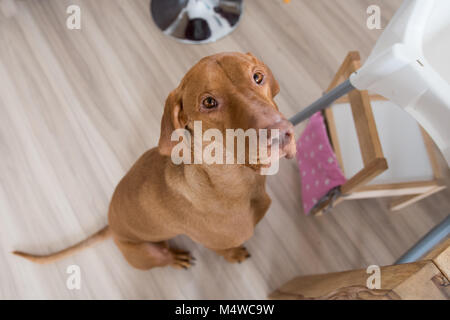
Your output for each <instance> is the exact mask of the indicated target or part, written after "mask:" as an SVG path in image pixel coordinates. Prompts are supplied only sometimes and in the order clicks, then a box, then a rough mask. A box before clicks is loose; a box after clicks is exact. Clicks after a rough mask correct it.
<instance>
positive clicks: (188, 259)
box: [114, 238, 193, 270]
mask: <svg viewBox="0 0 450 320" xmlns="http://www.w3.org/2000/svg"><path fill="white" fill-rule="evenodd" d="M114 241H115V243H116V244H117V246H118V247H119V249H120V251H121V252H122V254H123V256H124V257H125V259H126V260H127V261H128V263H129V264H131V265H132V266H133V267H135V268H137V269H141V270H148V269H151V268H155V267H165V266H171V267H174V268H177V269H182V268H184V269H187V268H189V267H190V266H192V265H193V262H192V260H193V257H192V256H191V255H190V253H189V252H187V251H182V250H178V249H174V248H169V245H168V243H167V241H163V242H130V241H123V240H118V239H116V238H115V239H114Z"/></svg>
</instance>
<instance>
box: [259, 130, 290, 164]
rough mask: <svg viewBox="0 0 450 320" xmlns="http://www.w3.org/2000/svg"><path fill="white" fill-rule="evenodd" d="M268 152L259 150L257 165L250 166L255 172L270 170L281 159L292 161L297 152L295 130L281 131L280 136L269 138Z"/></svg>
mask: <svg viewBox="0 0 450 320" xmlns="http://www.w3.org/2000/svg"><path fill="white" fill-rule="evenodd" d="M266 150H267V151H266V152H261V150H259V151H260V152H259V154H258V159H257V163H256V164H254V165H250V167H252V168H253V169H254V170H256V171H260V170H261V169H263V168H269V167H270V166H271V165H272V164H273V163H274V162H275V161H279V160H280V159H281V158H287V159H292V158H294V157H295V154H296V152H297V148H296V143H295V137H294V132H293V128H291V127H289V129H288V130H280V132H279V134H278V135H274V136H271V137H269V138H268V140H267V148H266Z"/></svg>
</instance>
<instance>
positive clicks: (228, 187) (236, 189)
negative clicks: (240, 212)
mask: <svg viewBox="0 0 450 320" xmlns="http://www.w3.org/2000/svg"><path fill="white" fill-rule="evenodd" d="M171 167H172V170H170V171H171V172H172V173H171V175H172V174H175V175H177V176H178V177H179V178H180V179H172V181H183V182H184V183H185V184H186V185H185V186H186V187H187V188H186V189H185V190H184V191H181V189H184V188H182V187H181V186H180V185H178V190H180V191H181V192H182V193H184V192H188V193H191V192H193V193H217V194H218V195H221V196H223V197H230V198H235V197H242V196H244V195H243V194H242V190H248V191H250V190H251V189H253V187H254V186H256V185H258V186H259V185H261V184H264V183H265V176H261V175H260V174H259V173H258V172H257V171H255V170H254V169H252V168H249V167H247V166H243V165H237V164H230V165H226V164H224V165H218V164H212V165H206V164H201V165H200V164H198V165H193V164H190V165H185V164H181V165H173V166H171Z"/></svg>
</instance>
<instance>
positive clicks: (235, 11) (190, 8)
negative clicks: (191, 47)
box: [150, 0, 243, 43]
mask: <svg viewBox="0 0 450 320" xmlns="http://www.w3.org/2000/svg"><path fill="white" fill-rule="evenodd" d="M242 1H243V0H151V2H150V11H151V14H152V17H153V20H154V21H155V23H156V25H157V26H158V28H159V29H161V30H162V31H163V32H164V34H166V35H168V36H171V37H173V38H175V39H177V40H179V41H181V42H184V43H208V42H214V41H216V40H218V39H220V38H222V37H224V36H226V35H227V34H229V33H230V32H232V31H233V30H234V29H235V28H236V26H237V24H238V22H239V20H240V18H241V14H242Z"/></svg>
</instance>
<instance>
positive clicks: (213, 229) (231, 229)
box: [186, 200, 266, 249]
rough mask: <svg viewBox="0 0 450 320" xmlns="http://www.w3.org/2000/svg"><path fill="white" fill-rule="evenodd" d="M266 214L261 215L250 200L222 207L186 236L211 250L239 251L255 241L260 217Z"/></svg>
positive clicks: (197, 222) (198, 221)
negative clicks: (256, 226) (252, 238)
mask: <svg viewBox="0 0 450 320" xmlns="http://www.w3.org/2000/svg"><path fill="white" fill-rule="evenodd" d="M265 210H266V209H265ZM265 210H264V212H261V207H258V206H256V205H253V204H252V202H251V201H250V200H248V201H246V202H245V203H244V201H239V202H235V203H228V204H225V203H221V204H220V205H219V206H216V207H215V208H214V209H211V211H209V212H202V213H201V214H200V218H198V219H194V220H193V221H192V222H194V223H193V224H191V225H190V226H189V227H188V228H187V230H186V231H187V232H186V233H187V234H188V236H190V237H191V238H192V239H193V240H194V241H196V242H199V243H201V244H203V245H204V246H205V247H208V248H212V249H227V248H233V247H238V246H240V245H241V244H243V243H244V242H245V241H247V240H248V239H250V238H251V237H252V235H253V232H254V227H255V224H256V222H257V221H258V220H259V219H258V217H259V216H262V215H264V213H265Z"/></svg>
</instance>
